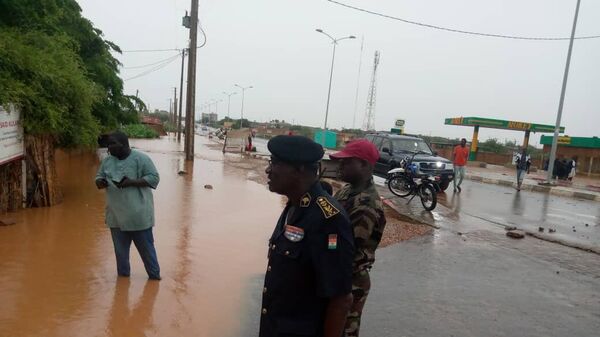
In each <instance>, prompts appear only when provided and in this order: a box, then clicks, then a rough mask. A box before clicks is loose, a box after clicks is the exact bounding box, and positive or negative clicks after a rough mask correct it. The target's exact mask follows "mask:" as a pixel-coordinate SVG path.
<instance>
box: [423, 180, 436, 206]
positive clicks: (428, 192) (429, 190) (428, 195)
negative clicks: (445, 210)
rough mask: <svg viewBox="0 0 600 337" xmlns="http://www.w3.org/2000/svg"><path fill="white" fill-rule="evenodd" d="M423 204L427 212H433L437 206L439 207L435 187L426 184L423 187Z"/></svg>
mask: <svg viewBox="0 0 600 337" xmlns="http://www.w3.org/2000/svg"><path fill="white" fill-rule="evenodd" d="M419 196H420V197H421V204H423V207H424V208H425V210H427V211H433V210H434V209H435V206H437V193H435V189H434V188H433V186H431V185H429V184H426V185H423V186H421V192H420V195H419Z"/></svg>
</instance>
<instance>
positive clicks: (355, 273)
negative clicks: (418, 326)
mask: <svg viewBox="0 0 600 337" xmlns="http://www.w3.org/2000/svg"><path fill="white" fill-rule="evenodd" d="M331 158H332V159H334V160H339V162H340V169H339V172H340V178H341V179H342V180H343V181H345V182H347V183H348V184H347V185H346V186H344V187H343V188H342V189H341V190H340V191H338V192H337V193H336V194H335V198H336V199H337V200H338V201H339V202H340V203H341V204H342V206H344V209H346V212H348V215H349V216H350V222H351V224H352V229H353V232H354V247H355V249H356V251H355V253H354V264H353V268H352V295H353V304H352V308H351V309H350V314H349V315H348V319H347V321H346V337H358V335H359V332H360V321H361V317H362V311H363V308H364V306H365V302H366V301H367V296H368V295H369V290H370V289H371V278H370V276H369V271H370V270H371V268H372V267H373V263H374V262H375V250H376V249H377V247H378V246H379V242H380V241H381V237H382V236H383V231H384V229H385V223H386V220H385V215H384V211H383V202H382V201H381V198H380V196H379V193H378V192H377V189H376V188H375V183H374V182H373V169H374V167H375V164H376V163H377V160H378V159H379V151H377V148H376V147H375V145H373V143H371V142H370V141H368V140H366V139H358V140H355V141H352V142H350V143H348V145H346V147H345V148H344V149H342V150H341V151H340V152H338V153H335V154H332V155H331Z"/></svg>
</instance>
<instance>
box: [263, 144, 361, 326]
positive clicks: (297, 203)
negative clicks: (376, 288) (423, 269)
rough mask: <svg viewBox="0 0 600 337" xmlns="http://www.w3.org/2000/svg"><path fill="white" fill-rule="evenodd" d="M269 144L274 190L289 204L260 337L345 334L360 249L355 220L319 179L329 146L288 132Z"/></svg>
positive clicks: (273, 255) (272, 247) (278, 234)
mask: <svg viewBox="0 0 600 337" xmlns="http://www.w3.org/2000/svg"><path fill="white" fill-rule="evenodd" d="M267 147H268V149H269V151H270V152H271V160H270V161H269V166H268V167H267V169H266V171H265V172H266V173H267V176H268V178H269V182H268V185H269V190H270V191H271V192H274V193H277V194H281V195H284V196H286V197H287V199H288V202H287V205H286V207H285V209H284V210H283V212H282V214H281V216H280V217H279V221H278V222H277V225H276V226H275V230H274V231H273V234H272V236H271V239H270V240H269V250H268V266H267V272H266V274H265V281H264V287H263V291H262V293H263V295H262V309H261V317H260V330H259V337H283V336H307V337H309V336H310V337H341V336H342V335H343V333H344V324H345V322H346V317H347V315H348V311H349V310H350V306H351V305H352V259H353V257H354V244H353V238H352V228H351V227H350V220H349V219H348V215H347V214H346V212H345V211H344V209H343V208H342V206H341V205H340V204H339V203H338V202H337V201H335V199H333V197H332V196H331V195H329V194H328V193H327V192H325V191H324V190H323V187H322V186H321V184H320V182H319V179H318V171H319V161H320V160H321V158H323V154H324V151H323V147H321V145H319V144H317V143H315V142H313V141H312V140H310V139H308V138H306V137H301V136H284V135H281V136H276V137H274V138H272V139H271V140H270V141H269V143H268V144H267Z"/></svg>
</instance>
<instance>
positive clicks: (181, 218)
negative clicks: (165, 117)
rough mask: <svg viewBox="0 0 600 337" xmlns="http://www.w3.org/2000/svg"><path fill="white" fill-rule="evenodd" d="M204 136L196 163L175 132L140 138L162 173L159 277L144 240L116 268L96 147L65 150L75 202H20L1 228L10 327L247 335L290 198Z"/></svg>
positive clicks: (5, 320)
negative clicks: (22, 207)
mask: <svg viewBox="0 0 600 337" xmlns="http://www.w3.org/2000/svg"><path fill="white" fill-rule="evenodd" d="M204 141H205V140H204V139H201V138H199V137H198V139H197V143H198V144H197V145H196V148H197V152H199V153H198V155H197V160H196V161H195V163H194V165H190V164H187V165H186V163H185V161H184V160H183V157H182V155H181V153H180V152H179V144H177V143H176V142H174V141H173V140H172V139H167V138H165V139H162V140H153V141H132V145H133V146H134V147H138V148H140V149H141V150H143V151H146V152H147V153H148V154H149V155H150V156H151V158H152V159H153V161H154V162H155V164H156V166H157V168H158V170H159V173H160V175H161V183H160V185H159V187H158V189H157V190H156V191H155V194H154V199H155V206H156V219H157V225H156V227H155V241H156V248H157V253H158V258H159V262H160V264H161V269H162V274H163V275H162V276H163V280H162V281H161V282H155V281H148V280H147V276H146V273H145V271H144V268H143V265H142V263H141V261H140V259H139V256H138V254H137V251H135V250H134V249H132V252H131V254H132V257H131V262H132V275H131V278H130V279H123V278H117V276H116V267H115V261H114V260H115V258H114V253H113V247H112V242H111V239H110V234H109V231H108V229H107V228H105V226H104V224H103V221H104V194H103V192H101V191H97V190H96V189H95V187H94V186H93V177H94V175H95V170H96V167H97V163H96V159H95V157H94V156H92V155H89V156H88V155H75V154H71V155H66V154H63V155H59V156H58V160H59V174H60V176H61V181H62V183H63V185H64V192H65V202H64V203H63V204H61V205H59V206H56V207H53V208H47V209H31V210H26V211H21V212H18V213H15V214H13V215H11V216H14V218H15V219H16V220H17V221H18V224H17V225H15V226H10V227H2V228H0V257H1V258H0V271H1V272H0V299H1V300H0V336H45V337H52V336H115V337H117V336H118V337H123V336H125V337H126V336H211V337H214V336H217V337H218V336H237V335H239V329H240V324H241V323H240V312H244V313H245V314H246V315H247V310H246V309H247V308H243V309H242V308H241V307H240V306H241V305H242V304H240V301H241V299H243V298H246V297H247V296H246V294H244V292H245V291H247V290H246V289H247V284H248V282H249V281H248V280H250V279H253V280H255V279H257V278H260V277H261V275H262V274H263V273H264V266H265V263H266V256H265V251H266V249H265V247H266V242H267V239H268V236H269V235H270V233H271V230H272V228H273V224H274V223H275V221H276V218H277V217H278V215H279V213H280V211H281V205H282V202H281V197H279V196H276V195H274V194H271V193H269V191H268V190H267V189H266V188H265V187H264V186H263V185H260V184H258V183H255V182H252V181H250V180H248V179H247V178H248V174H249V173H248V171H246V170H242V169H237V168H235V167H233V166H229V165H224V163H223V155H222V154H221V153H220V152H218V151H211V150H208V148H207V147H205V146H204V144H203V143H202V142H204ZM228 156H229V155H228ZM225 160H227V158H225ZM181 169H185V170H186V171H187V172H188V174H187V175H181V176H180V175H178V174H177V173H178V171H180V170H181ZM207 184H210V185H212V186H213V187H214V188H213V189H212V190H210V189H205V188H204V185H207ZM256 314H257V315H258V314H259V313H256ZM242 319H243V317H242Z"/></svg>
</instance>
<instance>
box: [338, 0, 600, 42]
mask: <svg viewBox="0 0 600 337" xmlns="http://www.w3.org/2000/svg"><path fill="white" fill-rule="evenodd" d="M327 1H329V2H331V3H333V4H335V5H338V6H342V7H346V8H350V9H354V10H357V11H360V12H364V13H368V14H372V15H376V16H380V17H383V18H387V19H392V20H396V21H400V22H404V23H408V24H411V25H416V26H421V27H427V28H432V29H437V30H443V31H447V32H452V33H460V34H467V35H476V36H485V37H495V38H502V39H513V40H535V41H563V40H569V39H570V38H569V37H530V36H515V35H504V34H491V33H479V32H473V31H468V30H460V29H454V28H447V27H441V26H435V25H430V24H427V23H422V22H417V21H411V20H407V19H403V18H399V17H395V16H391V15H387V14H383V13H378V12H374V11H371V10H367V9H364V8H359V7H355V6H351V5H348V4H345V3H342V2H339V1H335V0H327ZM597 38H600V35H589V36H579V37H576V38H575V39H577V40H586V39H597Z"/></svg>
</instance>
